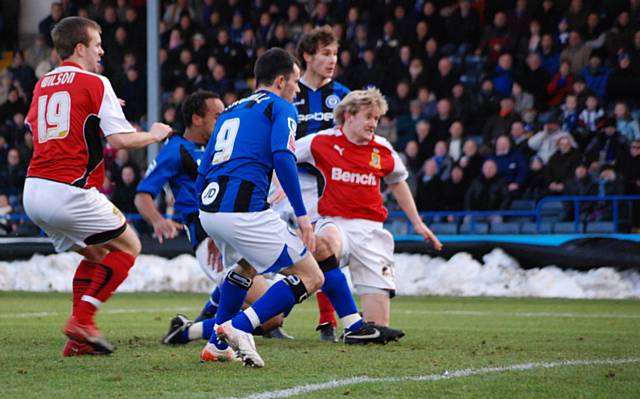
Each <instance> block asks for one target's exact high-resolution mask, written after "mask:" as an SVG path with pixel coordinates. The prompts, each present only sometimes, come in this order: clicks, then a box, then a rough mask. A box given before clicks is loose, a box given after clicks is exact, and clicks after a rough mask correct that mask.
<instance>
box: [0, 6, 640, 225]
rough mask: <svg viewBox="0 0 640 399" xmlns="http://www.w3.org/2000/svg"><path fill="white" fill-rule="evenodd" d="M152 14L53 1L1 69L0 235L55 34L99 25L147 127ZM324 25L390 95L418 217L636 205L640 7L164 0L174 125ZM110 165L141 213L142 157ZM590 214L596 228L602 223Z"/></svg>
mask: <svg viewBox="0 0 640 399" xmlns="http://www.w3.org/2000/svg"><path fill="white" fill-rule="evenodd" d="M145 5H146V2H145V1H143V0H112V1H108V0H84V1H82V0H76V1H74V0H64V1H61V2H53V3H52V4H51V12H50V15H48V16H47V17H46V18H44V19H43V20H42V21H41V22H40V23H39V25H38V32H39V33H38V35H37V36H36V37H35V39H34V40H33V42H32V43H30V44H29V45H27V46H25V47H24V48H19V46H18V45H17V43H16V44H15V46H14V48H15V51H14V52H13V58H12V61H11V63H10V65H9V66H8V67H7V68H6V70H4V71H0V234H3V232H6V233H11V232H12V231H15V230H16V229H18V230H19V229H20V226H19V225H15V224H13V225H12V224H11V223H8V222H7V223H5V222H6V220H5V221H2V219H1V218H2V215H5V214H9V213H11V212H18V213H20V207H21V205H20V204H21V192H22V186H23V184H24V179H25V175H26V168H27V166H28V164H29V160H30V156H31V151H32V148H33V137H32V136H31V134H30V132H29V131H28V130H27V129H26V127H25V126H24V119H25V113H26V111H27V109H28V105H29V103H30V101H31V100H32V99H31V92H32V90H33V87H34V85H35V83H36V81H37V79H38V78H40V77H41V76H42V75H43V74H45V73H46V72H48V71H49V70H51V69H53V68H54V67H55V66H57V65H58V64H59V63H60V60H59V58H58V56H57V54H56V52H55V50H53V49H51V45H52V43H51V37H50V32H51V29H52V27H53V26H54V25H55V23H56V22H57V21H59V20H60V19H61V18H63V17H64V16H68V15H81V16H85V17H88V18H91V19H94V20H96V21H97V22H99V24H100V25H101V27H102V41H103V47H104V49H105V56H104V58H103V68H104V71H103V73H104V74H105V75H106V76H107V77H109V78H110V79H111V81H112V83H113V86H114V89H115V91H116V93H117V94H118V96H119V97H120V98H121V99H123V100H124V101H125V102H126V106H125V108H124V109H125V113H126V116H127V118H128V119H130V120H131V121H132V122H133V123H134V124H137V125H144V124H145V123H146V120H145V117H146V115H145V113H146V108H147V103H146V100H147V99H146V77H145V73H146V56H145V53H146V15H145V13H146V8H145ZM327 24H328V25H330V26H331V27H332V28H333V30H334V32H335V34H336V35H337V36H338V37H339V38H340V51H339V55H338V68H337V69H338V70H337V72H336V76H335V79H336V80H337V81H339V82H341V83H342V84H344V85H346V86H347V87H349V88H350V89H359V88H366V87H370V86H376V87H378V88H380V89H381V90H382V92H383V93H384V94H385V96H386V98H387V100H388V102H389V112H388V113H387V115H385V116H383V117H382V119H381V120H380V124H379V127H378V134H379V135H382V136H384V137H386V138H387V139H388V140H389V141H390V142H391V143H392V144H393V145H394V147H395V148H396V149H397V150H398V152H399V153H401V154H402V156H403V158H404V161H405V162H406V164H407V166H408V168H409V170H410V181H409V183H410V186H411V188H412V190H413V191H414V195H415V198H416V201H417V204H418V207H419V209H420V210H421V211H438V210H442V211H456V210H506V209H509V207H510V206H511V203H512V202H513V201H514V200H518V199H531V200H538V199H539V198H541V197H543V196H547V195H625V194H626V195H640V127H639V125H638V116H639V115H640V101H639V100H640V0H617V1H613V0H611V1H609V0H607V1H595V0H594V1H589V0H555V1H554V0H542V1H540V0H495V1H494V0H492V1H486V0H473V1H472V0H432V1H429V0H427V1H424V0H418V1H388V0H384V1H381V0H371V1H367V0H360V1H333V2H329V1H313V0H311V1H302V0H298V1H296V0H293V1H286V0H273V1H269V0H200V1H188V0H171V1H163V2H162V9H161V21H160V43H161V48H160V64H159V66H160V70H161V89H162V98H161V100H162V113H161V115H162V121H163V122H165V123H167V124H170V125H172V126H173V127H174V129H175V130H176V131H182V130H183V129H184V125H183V121H182V115H181V111H180V104H181V103H182V101H183V100H184V99H185V97H186V96H187V95H188V94H189V93H191V92H193V91H196V90H200V89H203V90H211V91H214V92H217V93H219V94H220V95H221V97H222V98H223V101H224V102H225V104H227V105H228V104H230V103H232V102H233V101H235V100H236V99H238V98H240V97H242V96H244V95H245V94H246V93H248V92H250V91H251V88H252V86H253V82H252V80H251V75H252V67H253V64H254V61H255V60H256V58H257V57H258V56H259V55H260V54H262V53H263V52H264V51H266V49H268V48H270V47H273V46H279V47H283V48H285V49H287V50H289V51H291V52H294V50H295V46H296V43H297V40H298V38H299V37H300V36H301V35H302V34H303V33H304V32H308V31H310V30H311V29H313V28H314V27H316V26H322V25H327ZM104 156H105V157H104V158H105V166H106V169H107V171H108V173H107V176H106V178H105V182H104V185H103V187H102V190H103V192H104V193H106V194H107V195H109V196H110V198H111V199H112V200H113V202H114V203H115V204H116V205H117V206H119V207H120V209H122V211H123V212H125V213H136V209H135V206H133V196H134V195H135V187H136V185H137V182H138V181H139V179H140V177H141V173H143V171H144V168H145V167H146V164H147V159H146V156H145V153H144V152H127V151H124V150H120V151H116V150H114V149H113V148H110V147H109V146H108V145H107V146H105V149H104ZM168 202H170V201H168ZM590 209H591V210H590V211H589V213H588V214H587V215H585V217H587V218H591V219H594V220H599V219H602V218H606V217H607V214H606V212H605V211H603V209H602V208H598V207H597V206H594V207H593V208H590ZM634 214H635V221H634V226H635V227H639V226H640V221H639V220H638V217H639V216H640V215H639V214H640V211H638V208H637V207H636V211H635V213H634ZM450 220H452V219H451V218H450Z"/></svg>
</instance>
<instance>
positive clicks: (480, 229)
mask: <svg viewBox="0 0 640 399" xmlns="http://www.w3.org/2000/svg"><path fill="white" fill-rule="evenodd" d="M488 232H489V223H487V222H476V223H475V229H474V230H471V223H463V224H461V225H460V234H487V233H488Z"/></svg>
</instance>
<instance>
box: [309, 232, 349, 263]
mask: <svg viewBox="0 0 640 399" xmlns="http://www.w3.org/2000/svg"><path fill="white" fill-rule="evenodd" d="M341 247H342V239H341V237H340V233H339V232H338V230H337V229H335V228H333V227H328V228H325V229H323V230H322V231H321V232H320V233H319V234H318V235H317V236H316V251H315V252H314V254H313V256H314V258H316V259H318V260H322V259H326V258H328V257H329V256H331V255H336V256H338V255H339V254H340V249H341Z"/></svg>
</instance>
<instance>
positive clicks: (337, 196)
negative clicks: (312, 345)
mask: <svg viewBox="0 0 640 399" xmlns="http://www.w3.org/2000/svg"><path fill="white" fill-rule="evenodd" d="M387 109H388V106H387V102H386V100H385V99H384V97H383V96H382V93H380V91H379V90H377V89H368V90H356V91H353V92H351V93H349V94H348V95H347V96H346V97H345V98H344V99H343V100H342V101H341V102H340V104H338V106H337V107H336V108H335V111H334V118H335V121H336V125H337V127H336V128H332V129H327V130H323V131H321V132H319V133H317V134H314V135H309V136H306V137H304V138H302V139H300V140H298V141H297V142H296V157H297V162H298V163H303V162H307V163H310V164H312V165H313V166H315V167H316V168H317V169H318V170H319V171H320V172H321V173H322V174H323V175H324V177H325V187H324V192H323V193H322V195H321V196H320V199H319V201H318V213H319V214H320V217H321V218H320V220H319V221H318V223H317V224H316V228H315V232H316V234H317V248H316V251H315V252H314V257H315V258H316V260H317V261H318V263H319V265H320V268H321V269H322V271H323V272H324V274H325V285H324V286H323V287H322V291H323V292H325V294H327V296H328V297H329V299H331V300H332V303H333V305H334V306H335V307H336V310H338V313H340V309H339V307H340V304H339V303H335V301H334V299H333V298H332V295H331V291H332V287H331V286H327V285H328V282H329V281H330V279H329V278H328V277H327V276H329V275H330V274H337V273H340V274H342V273H341V272H340V269H339V265H348V266H349V269H350V272H351V278H352V281H353V284H354V286H355V288H356V291H357V292H358V295H359V296H360V300H361V305H362V311H363V315H364V319H365V320H366V321H367V322H369V323H373V324H374V325H376V326H382V327H388V325H389V318H390V317H389V313H390V306H389V305H390V299H391V298H392V297H393V296H394V295H395V289H396V285H395V281H394V262H393V248H394V242H393V236H392V235H391V233H389V232H388V231H387V230H385V229H384V228H383V222H384V221H385V220H386V218H387V210H386V208H385V207H384V205H383V202H382V195H381V193H380V182H381V179H384V181H385V183H386V184H387V186H388V187H389V190H390V191H391V193H392V194H393V196H394V197H395V199H396V200H397V201H398V204H399V205H400V207H401V208H402V210H403V211H404V212H405V214H406V215H407V217H408V218H409V220H410V221H411V223H412V224H413V228H414V230H415V232H416V233H417V234H419V235H421V236H422V237H423V238H424V239H425V240H428V241H431V243H432V244H433V246H434V248H435V249H436V250H440V249H442V244H441V243H440V241H439V240H438V238H437V237H436V236H435V235H434V234H433V233H432V232H431V230H430V229H429V228H428V227H427V226H426V225H425V224H424V222H423V221H422V219H421V218H420V216H419V215H418V211H417V209H416V205H415V202H414V200H413V197H412V195H411V192H410V190H409V186H408V185H407V183H406V182H405V179H406V178H407V176H408V173H407V170H406V168H405V166H404V164H403V163H402V161H401V160H400V158H399V157H398V154H397V153H396V151H395V150H394V149H393V147H392V146H391V144H390V143H389V142H388V141H387V140H386V139H384V138H382V137H379V136H376V135H375V129H376V127H377V125H378V121H379V119H380V117H381V116H382V115H384V114H385V113H386V112H387ZM342 278H344V276H342ZM382 330H384V329H382ZM389 331H391V332H397V333H396V334H395V335H393V334H391V335H390V337H391V338H392V339H393V338H395V339H399V338H401V337H402V336H403V335H404V333H403V332H402V331H399V330H393V329H389V328H387V329H386V332H387V333H389ZM383 335H385V334H383ZM386 335H388V336H389V334H386ZM358 338H359V337H357V336H352V334H350V332H346V333H345V334H344V335H343V340H344V342H345V343H357V342H358Z"/></svg>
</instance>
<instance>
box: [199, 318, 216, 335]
mask: <svg viewBox="0 0 640 399" xmlns="http://www.w3.org/2000/svg"><path fill="white" fill-rule="evenodd" d="M214 324H216V321H215V319H207V320H203V321H202V339H206V340H209V339H211V336H213V335H215V334H214V333H213V325H214Z"/></svg>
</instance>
